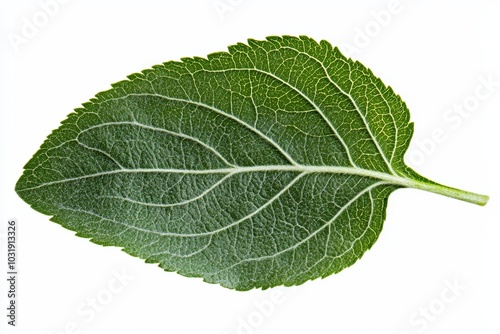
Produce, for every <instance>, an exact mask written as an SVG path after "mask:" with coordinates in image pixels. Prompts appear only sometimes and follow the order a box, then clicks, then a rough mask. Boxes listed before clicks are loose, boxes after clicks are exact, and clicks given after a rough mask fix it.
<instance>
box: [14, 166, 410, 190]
mask: <svg viewBox="0 0 500 334" xmlns="http://www.w3.org/2000/svg"><path fill="white" fill-rule="evenodd" d="M273 171H275V172H297V173H307V174H309V173H322V174H346V175H358V176H363V177H369V178H374V179H379V180H382V181H385V182H387V183H391V184H395V185H400V186H405V187H408V186H412V184H413V183H414V182H415V181H412V180H409V179H406V178H403V177H399V176H394V175H390V174H386V173H383V172H378V171H373V170H368V169H362V168H357V167H343V166H310V165H261V166H248V167H243V166H241V167H240V166H237V167H229V168H215V169H175V168H123V169H117V170H111V171H105V172H99V173H93V174H87V175H82V176H78V177H72V178H66V179H61V180H55V181H49V182H44V183H41V184H39V185H38V186H35V187H31V188H25V189H19V191H27V190H32V189H37V188H41V187H45V186H49V185H53V184H59V183H65V182H71V181H78V180H83V179H88V178H94V177H99V176H106V175H114V174H122V173H127V174H128V173H172V174H198V175H199V174H202V175H208V174H240V173H252V172H273Z"/></svg>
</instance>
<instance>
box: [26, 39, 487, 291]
mask: <svg viewBox="0 0 500 334" xmlns="http://www.w3.org/2000/svg"><path fill="white" fill-rule="evenodd" d="M112 87H113V88H112V89H110V90H108V91H105V92H101V93H99V94H97V95H96V97H95V98H93V99H92V100H90V102H87V103H85V104H84V105H83V108H80V109H77V110H76V111H75V112H74V113H71V114H70V115H69V116H68V118H67V119H66V120H64V121H63V122H62V125H61V126H60V127H59V128H58V129H57V130H55V131H54V132H53V133H52V134H51V135H50V136H49V137H48V138H47V140H46V141H45V142H44V143H43V145H42V146H41V148H40V150H39V151H38V152H37V153H36V154H35V155H34V156H33V158H32V159H31V160H30V161H29V162H28V163H27V164H26V166H25V171H24V174H23V175H22V177H21V178H20V179H19V181H18V183H17V185H16V191H17V193H18V194H19V196H21V198H22V199H23V200H25V201H26V202H27V203H29V204H30V205H31V206H32V207H33V208H34V209H35V210H37V211H40V212H42V213H44V214H47V215H50V216H52V220H53V221H54V222H56V223H59V224H61V225H62V226H64V227H66V228H68V229H70V230H73V231H76V232H77V235H78V236H81V237H85V238H91V241H93V242H95V243H97V244H100V245H112V246H119V247H123V250H124V251H125V252H127V253H129V254H131V255H133V256H137V257H140V258H142V259H145V260H146V262H150V263H159V265H160V266H161V267H162V268H164V269H165V270H167V271H175V272H178V273H179V274H181V275H184V276H194V277H203V279H204V280H205V281H207V282H210V283H219V284H221V285H222V286H225V287H228V288H233V289H238V290H248V289H252V288H256V287H261V288H269V287H273V286H277V285H286V286H290V285H298V284H302V283H304V282H305V281H307V280H311V279H315V278H318V277H326V276H328V275H330V274H332V273H337V272H339V271H341V270H342V269H344V268H346V267H348V266H350V265H352V264H353V263H354V262H356V261H357V260H358V259H359V258H360V257H361V256H362V255H363V253H364V252H365V251H366V250H368V249H369V248H370V247H371V246H372V245H373V244H374V242H375V241H376V240H377V238H378V236H379V234H380V232H381V230H382V225H383V222H384V219H385V210H386V205H387V199H388V197H389V195H390V194H391V193H392V192H393V191H394V190H396V189H398V188H402V187H413V188H418V189H423V190H427V191H431V192H435V193H439V194H443V195H446V196H450V197H454V198H458V199H461V200H465V201H469V202H472V203H476V204H480V205H484V204H486V202H487V200H488V198H487V196H483V195H477V194H473V193H469V192H465V191H461V190H457V189H453V188H449V187H445V186H442V185H439V184H437V183H435V182H432V181H430V180H428V179H426V178H424V177H422V176H420V175H418V174H417V173H416V172H414V171H413V170H412V169H410V168H409V167H408V166H406V164H405V163H404V154H405V152H406V150H407V148H408V145H409V143H410V139H411V137H412V133H413V124H412V123H411V122H410V114H409V112H408V110H407V108H406V105H405V103H404V102H403V101H402V100H401V99H400V97H399V96H398V95H396V94H395V93H394V92H393V90H392V89H391V88H390V87H387V86H385V85H384V84H383V83H382V81H381V80H380V79H378V78H377V77H375V76H374V75H373V74H372V72H371V71H370V70H369V69H367V68H366V67H364V66H363V65H362V64H360V63H359V62H356V61H353V60H351V59H347V58H346V57H344V56H343V55H342V54H341V53H340V52H339V50H338V49H337V48H332V46H331V45H330V44H329V43H328V42H326V41H321V42H320V43H317V42H315V41H314V40H312V39H310V38H308V37H304V36H302V37H290V36H284V37H268V38H267V40H265V41H255V40H249V41H248V45H245V44H237V45H234V46H230V47H229V52H227V53H226V52H220V53H214V54H211V55H209V56H208V57H207V59H202V58H197V57H195V58H184V59H182V61H181V62H176V61H171V62H167V63H164V64H163V65H158V66H154V67H153V68H152V69H147V70H145V71H143V72H141V73H140V74H133V75H131V76H129V77H128V80H126V81H122V82H119V83H116V84H114V85H112Z"/></svg>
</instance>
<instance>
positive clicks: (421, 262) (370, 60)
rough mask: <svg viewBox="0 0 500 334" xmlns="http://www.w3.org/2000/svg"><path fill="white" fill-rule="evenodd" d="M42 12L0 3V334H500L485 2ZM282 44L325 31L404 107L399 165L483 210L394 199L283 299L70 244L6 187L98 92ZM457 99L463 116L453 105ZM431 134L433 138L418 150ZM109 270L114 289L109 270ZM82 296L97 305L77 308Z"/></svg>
mask: <svg viewBox="0 0 500 334" xmlns="http://www.w3.org/2000/svg"><path fill="white" fill-rule="evenodd" d="M46 2H48V0H42V1H41V2H39V1H14V0H11V1H1V5H0V6H1V7H0V11H1V22H2V25H1V27H2V31H1V32H0V44H1V45H0V49H1V57H2V58H1V66H2V67H1V96H0V103H1V113H0V127H1V134H0V135H1V160H0V162H1V169H0V170H1V175H0V185H1V210H0V214H1V217H0V219H1V223H2V229H1V233H2V235H3V239H2V248H1V250H0V260H1V262H0V264H1V268H2V272H3V273H4V272H5V271H6V270H5V269H4V268H5V262H6V254H5V255H2V254H4V253H6V252H4V250H5V231H6V228H5V223H6V221H7V220H8V219H9V218H17V219H18V221H19V225H20V228H19V244H18V246H19V249H20V251H19V254H18V257H19V271H20V276H19V286H18V291H19V299H18V307H19V308H18V326H17V327H16V328H10V326H9V328H7V326H6V325H5V324H6V321H7V318H6V317H5V314H6V310H5V307H4V306H5V305H6V304H5V303H6V302H5V301H4V299H3V298H5V297H6V291H7V288H6V285H5V279H3V278H2V279H1V284H2V285H1V286H0V289H1V290H0V296H1V297H2V301H1V303H0V305H1V308H2V310H3V311H1V312H0V319H1V326H2V327H0V329H1V331H2V332H3V331H6V332H7V333H37V334H40V333H42V334H45V333H47V334H48V333H123V334H125V333H222V334H224V333H231V334H233V333H263V334H264V333H275V334H276V333H305V332H307V333H353V334H354V333H370V334H374V333H385V334H391V333H394V334H402V333H410V334H413V333H455V334H457V333H481V334H489V333H499V332H500V322H499V320H498V314H500V302H499V300H500V287H499V285H498V283H499V282H500V274H499V272H498V270H497V269H498V266H499V263H500V261H499V254H500V243H499V235H500V220H499V216H500V215H499V194H500V190H499V189H500V187H499V186H500V183H499V180H498V152H499V150H498V143H500V140H499V139H500V138H499V137H500V131H499V130H498V124H500V122H499V121H500V117H499V110H500V85H499V82H500V65H499V64H500V63H499V61H498V60H499V59H500V48H499V37H498V33H499V32H500V20H499V19H498V15H499V14H500V6H499V5H498V2H495V1H474V2H473V1H468V2H466V1H453V2H452V1H441V2H440V3H439V4H435V3H433V2H430V1H426V2H416V1H415V2H411V1H405V0H401V1H399V2H398V3H399V4H397V3H396V5H394V4H391V2H389V1H373V0H370V1H329V2H327V1H286V2H285V1H274V2H273V3H271V2H270V1H250V0H220V1H219V0H217V1H215V0H206V1H176V2H173V1H83V0H70V1H67V3H65V4H60V5H58V8H57V10H56V8H55V7H53V6H52V7H50V8H51V10H48V11H52V12H51V13H50V14H52V16H48V15H47V14H44V9H43V7H44V6H43V5H42V3H46ZM61 3H62V0H61ZM389 10H390V11H389ZM45 11H47V9H45ZM391 11H392V13H391ZM377 13H378V14H377ZM387 13H389V15H387ZM44 19H47V20H44ZM27 22H28V23H27ZM29 24H35V25H36V26H35V28H36V31H35V32H33V29H32V30H31V34H30V33H29V32H30V31H29V29H28V28H26V26H27V25H29ZM37 26H38V27H37ZM23 27H24V37H23ZM26 29H27V30H26ZM282 34H289V35H300V34H304V35H308V36H311V37H314V38H315V39H317V40H320V39H326V40H328V41H330V42H331V43H332V44H333V45H338V46H340V47H341V50H343V51H345V53H348V54H350V55H351V56H352V57H353V58H355V59H358V60H360V61H361V62H362V63H364V64H365V65H366V66H367V67H369V68H370V69H372V70H373V71H374V73H375V74H376V75H378V76H380V77H381V78H382V79H383V81H384V82H385V83H386V84H389V85H391V86H392V87H393V88H394V90H395V91H396V92H397V93H398V94H400V95H401V96H402V97H403V99H404V100H405V101H406V102H407V104H408V106H409V108H410V110H411V115H412V120H413V121H414V122H415V136H414V139H413V141H412V146H411V147H410V150H409V152H408V155H407V161H408V163H409V164H411V165H412V166H414V168H415V169H416V170H417V171H418V172H420V173H421V174H423V175H425V176H427V177H429V178H431V179H434V180H436V181H439V182H441V183H444V184H447V185H450V186H455V187H459V188H463V189H467V190H471V191H476V192H480V193H485V194H488V195H490V196H491V200H490V202H489V203H488V205H487V206H485V207H479V206H476V205H472V204H468V203H464V202H460V201H457V200H452V199H449V198H445V197H442V196H438V195H434V194H430V193H425V192H422V191H418V190H411V189H408V190H406V189H405V190H398V191H396V192H395V193H394V194H392V195H391V197H390V200H389V206H388V210H387V220H386V222H385V227H384V230H383V232H382V234H381V235H380V238H379V240H378V242H377V243H376V244H375V246H374V247H373V248H372V250H370V251H368V252H367V253H366V254H365V256H364V257H363V259H362V260H361V261H359V262H358V263H356V264H355V265H354V266H353V267H351V268H348V269H346V270H345V271H343V272H342V273H340V274H338V275H333V276H330V277H328V278H326V279H323V280H316V281H313V282H308V283H306V284H304V285H302V286H300V287H298V288H294V289H290V288H282V287H280V288H275V289H270V290H267V291H261V290H253V291H250V292H235V291H231V290H228V289H224V288H221V287H219V286H217V285H210V284H206V283H203V282H202V280H201V279H196V278H185V277H182V276H179V275H177V274H174V273H167V272H164V271H162V270H161V269H159V268H158V267H157V266H156V265H153V264H144V263H143V261H142V260H140V259H137V258H133V257H131V256H129V255H127V254H125V253H124V252H121V251H120V250H119V249H118V248H112V247H107V248H104V247H101V246H97V245H95V244H92V243H90V242H89V241H88V240H86V239H82V238H78V237H75V236H74V235H73V234H74V233H73V232H71V231H69V230H65V229H64V228H62V227H61V226H59V225H57V224H54V223H52V222H50V221H49V217H47V216H44V215H42V214H40V213H38V212H35V211H33V210H32V209H30V208H29V206H28V205H27V204H26V203H24V202H23V201H21V199H20V198H19V197H18V196H17V195H16V194H15V192H14V190H13V189H14V185H15V182H16V181H17V179H18V178H19V176H20V175H21V172H22V167H23V165H24V164H25V163H26V162H27V161H28V160H29V158H30V157H31V156H32V154H33V153H35V151H36V150H37V149H38V147H39V146H40V144H41V143H42V141H43V140H44V139H45V137H46V136H47V135H48V134H49V133H50V132H51V131H52V130H53V129H55V128H56V127H58V125H59V122H60V121H62V120H63V119H64V118H65V117H66V115H67V114H68V113H70V112H71V111H72V109H73V108H75V107H78V106H79V105H80V103H83V102H85V101H87V100H88V99H89V98H91V97H92V96H94V94H95V93H97V92H99V91H102V90H106V89H109V88H110V84H111V83H113V82H116V81H119V80H122V79H124V78H125V76H126V75H128V74H131V73H134V72H137V71H140V70H143V69H145V68H148V67H150V66H152V65H154V64H158V63H161V62H163V61H168V60H178V59H179V58H181V57H186V56H205V55H207V54H208V53H211V52H215V51H223V50H226V47H227V46H228V45H230V44H234V43H236V42H244V41H245V40H246V39H247V38H250V37H251V38H255V39H262V38H264V37H266V36H269V35H282ZM19 38H25V39H24V40H20V39H19ZM15 41H17V44H16V42H15ZM488 78H490V80H493V81H494V82H496V86H492V87H489V88H490V91H488V90H487V87H486V86H484V84H482V81H484V80H488ZM477 91H479V92H480V93H483V94H480V98H478V97H477V96H475V94H477ZM487 92H489V94H486V95H488V96H486V97H485V96H484V95H485V93H487ZM464 104H465V105H466V106H467V108H468V109H469V111H467V110H466V112H467V113H468V114H464V116H459V114H457V113H455V112H453V110H456V109H453V108H454V106H455V108H456V106H458V107H460V106H462V108H463V105H464ZM450 109H451V110H452V111H449V110H450ZM446 117H448V118H446ZM436 131H437V133H438V134H439V133H441V134H439V135H438V137H439V138H440V139H439V140H438V141H440V142H436V140H435V139H434V140H433V143H431V142H430V140H431V139H430V138H432V134H433V133H434V132H436ZM120 272H124V273H125V274H126V276H128V278H127V279H126V280H125V282H124V283H120V282H119V281H116V280H115V278H114V277H115V275H116V273H120ZM1 277H4V276H3V274H2V275H1ZM450 284H451V285H453V284H458V285H459V287H458V288H455V290H450V288H449V287H448V286H449V285H450ZM118 290H119V291H118ZM93 298H96V299H97V303H98V305H96V306H97V308H98V309H99V311H90V310H92V308H91V306H90V304H89V303H90V301H91V300H92V299H93ZM99 300H100V302H99ZM103 304H104V305H103ZM257 305H264V306H261V307H260V308H259V306H257ZM262 307H264V309H263V308H262ZM92 312H95V314H92ZM426 312H427V315H426V316H424V315H423V314H424V313H426ZM4 326H5V327H4Z"/></svg>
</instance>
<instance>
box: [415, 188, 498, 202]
mask: <svg viewBox="0 0 500 334" xmlns="http://www.w3.org/2000/svg"><path fill="white" fill-rule="evenodd" d="M410 187H412V188H416V189H421V190H426V191H429V192H432V193H435V194H439V195H444V196H447V197H451V198H454V199H459V200H461V201H465V202H469V203H473V204H477V205H480V206H484V205H486V203H488V200H489V199H490V198H489V196H487V195H481V194H477V193H473V192H470V191H465V190H461V189H457V188H452V187H447V186H443V185H441V184H437V183H434V184H432V183H430V184H428V183H422V182H411V184H410Z"/></svg>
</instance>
